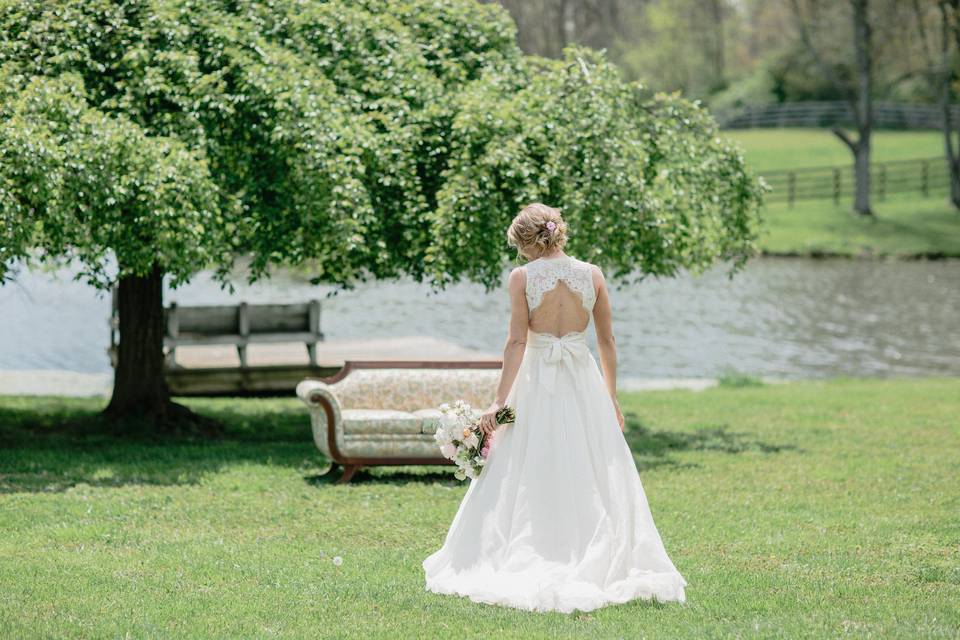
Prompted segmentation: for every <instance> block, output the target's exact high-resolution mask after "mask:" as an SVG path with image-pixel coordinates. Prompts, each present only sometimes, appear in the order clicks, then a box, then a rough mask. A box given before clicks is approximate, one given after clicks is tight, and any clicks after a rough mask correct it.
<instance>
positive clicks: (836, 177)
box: [833, 167, 840, 206]
mask: <svg viewBox="0 0 960 640" xmlns="http://www.w3.org/2000/svg"><path fill="white" fill-rule="evenodd" d="M833 204H834V206H840V169H837V168H836V167H834V169H833Z"/></svg>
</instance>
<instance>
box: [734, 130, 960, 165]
mask: <svg viewBox="0 0 960 640" xmlns="http://www.w3.org/2000/svg"><path fill="white" fill-rule="evenodd" d="M723 135H724V136H726V137H728V138H730V139H731V140H736V141H737V142H739V143H740V145H741V146H742V147H743V151H744V155H745V157H746V159H747V162H748V163H749V164H750V166H751V167H753V168H754V169H756V170H757V171H759V172H761V173H762V172H764V171H776V170H778V169H800V168H804V167H826V166H849V165H851V164H852V163H853V156H852V155H851V154H850V150H849V149H848V148H847V146H846V145H845V144H843V143H842V142H841V141H840V139H839V138H837V137H836V136H835V135H833V134H832V133H831V132H830V130H829V129H733V130H729V131H724V132H723ZM871 146H872V156H873V159H874V161H876V162H889V161H891V160H911V159H914V158H932V157H936V156H943V154H944V151H943V136H942V135H941V134H940V133H939V132H937V131H875V132H874V133H873V136H872V145H871Z"/></svg>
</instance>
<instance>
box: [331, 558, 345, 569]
mask: <svg viewBox="0 0 960 640" xmlns="http://www.w3.org/2000/svg"><path fill="white" fill-rule="evenodd" d="M333 564H335V565H337V566H338V567H339V566H340V565H342V564H343V558H341V557H340V556H333Z"/></svg>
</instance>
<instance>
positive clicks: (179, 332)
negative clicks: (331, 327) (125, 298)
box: [109, 292, 324, 369]
mask: <svg viewBox="0 0 960 640" xmlns="http://www.w3.org/2000/svg"><path fill="white" fill-rule="evenodd" d="M163 321H164V327H165V332H164V338H163V346H164V347H165V348H166V349H167V354H166V357H167V366H168V367H169V368H171V369H175V368H177V367H178V365H177V361H176V353H177V347H185V346H196V345H222V344H227V345H235V346H236V348H237V355H238V356H239V357H240V367H241V369H246V368H248V365H247V346H248V345H250V344H269V343H282V342H303V343H304V344H305V345H306V347H307V353H308V354H309V356H310V366H312V367H316V366H318V365H317V343H318V342H322V341H323V339H324V338H323V332H322V331H320V302H319V301H318V300H311V301H310V302H307V303H300V304H247V303H246V302H241V303H240V304H237V305H228V306H189V307H188V306H180V305H177V304H176V303H171V304H170V306H168V307H165V308H164V310H163ZM119 326H120V323H119V314H118V311H117V299H116V292H114V297H113V313H112V315H111V319H110V349H109V352H110V359H111V362H112V363H113V364H114V366H116V349H117V334H118V331H119Z"/></svg>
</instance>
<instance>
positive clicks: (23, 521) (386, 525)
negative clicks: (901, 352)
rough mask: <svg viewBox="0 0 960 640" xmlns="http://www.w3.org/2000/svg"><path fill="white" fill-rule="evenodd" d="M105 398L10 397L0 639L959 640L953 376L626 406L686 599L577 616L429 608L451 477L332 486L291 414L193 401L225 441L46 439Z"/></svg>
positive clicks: (302, 420)
mask: <svg viewBox="0 0 960 640" xmlns="http://www.w3.org/2000/svg"><path fill="white" fill-rule="evenodd" d="M101 402H102V401H100V400H68V399H57V398H48V399H44V398H0V637H4V638H33V637H84V638H90V637H128V636H129V637H137V638H142V637H162V638H173V637H221V638H237V637H244V638H248V637H311V638H316V637H344V638H347V637H350V638H353V637H390V638H408V637H457V638H459V637H496V638H502V637H518V638H536V637H543V638H555V637H587V638H607V637H624V638H641V637H657V638H705V637H742V636H751V637H752V636H760V637H788V638H797V637H810V638H824V637H837V636H853V637H902V638H917V637H950V638H955V637H957V636H958V634H960V613H958V610H957V603H958V602H960V558H958V554H960V486H958V483H957V478H958V476H960V428H958V424H957V416H960V380H956V379H953V380H890V381H855V380H835V381H830V382H805V383H791V384H786V385H772V386H759V387H757V386H744V387H739V388H734V387H720V388H716V389H711V390H708V391H704V392H701V393H695V392H690V391H668V392H648V393H644V394H625V395H624V398H623V404H624V409H625V410H626V412H627V413H628V420H629V429H628V433H627V438H628V441H629V442H630V445H631V447H632V448H633V450H634V452H635V454H636V459H637V462H638V465H639V467H640V470H641V477H642V478H643V481H644V485H645V488H646V490H647V495H648V497H649V499H650V502H651V508H652V509H653V513H654V517H655V518H656V521H657V524H658V527H659V529H660V532H661V534H662V536H663V538H664V542H665V544H666V546H667V549H668V551H669V552H670V554H671V556H672V557H673V559H674V562H675V563H676V564H677V566H678V568H679V569H680V571H681V572H682V573H683V574H684V576H685V577H686V578H687V581H688V582H689V586H688V591H687V597H688V602H687V604H686V605H685V606H680V605H676V604H674V605H657V604H654V603H648V602H641V601H635V602H632V603H628V604H625V605H617V606H610V607H606V608H603V609H599V610H596V611H594V612H591V613H589V614H583V613H580V614H573V615H562V614H553V613H550V614H536V613H526V612H522V611H518V610H512V609H507V608H501V607H495V606H490V605H482V604H476V603H473V602H471V601H469V600H467V599H463V598H457V597H451V596H441V595H437V594H433V593H429V592H426V591H425V590H424V588H423V570H422V568H421V566H420V562H421V560H422V559H423V558H424V557H425V556H426V555H427V554H429V553H430V552H432V551H433V550H435V549H436V548H438V547H439V546H440V544H441V542H442V541H443V537H444V535H445V533H446V530H447V527H448V526H449V524H450V521H451V519H452V517H453V515H454V513H455V511H456V508H457V505H458V504H459V502H460V500H461V498H462V496H463V494H464V492H465V490H466V486H467V485H465V484H461V483H459V482H456V481H455V480H453V479H452V478H451V477H450V475H449V474H448V473H447V472H446V471H445V470H443V469H442V468H440V467H427V468H422V467H421V468H384V469H375V470H373V471H371V472H365V471H361V472H359V473H358V474H357V477H356V478H357V480H356V482H355V484H352V485H348V486H337V485H333V484H331V483H330V481H329V480H328V479H327V478H324V477H323V475H322V473H323V471H324V470H325V462H324V461H323V460H322V458H321V457H320V456H319V454H318V453H317V451H316V450H315V449H314V447H313V445H312V443H311V441H310V436H309V433H308V427H307V419H306V416H305V412H304V410H303V409H302V408H301V407H300V406H299V405H298V403H297V401H295V400H287V399H283V400H252V399H249V400H232V399H225V400H203V401H200V400H197V401H191V402H190V405H191V406H193V407H194V408H195V409H197V410H199V411H202V412H204V413H207V414H210V415H215V416H217V417H219V418H221V419H222V420H224V421H225V422H226V423H227V424H228V425H229V436H228V437H227V438H225V439H224V440H222V441H218V442H215V443H203V442H190V441H180V442H170V443H165V444H154V443H150V442H147V441H137V440H127V441H123V442H119V441H116V440H112V439H109V438H106V437H104V436H102V435H98V430H97V425H96V423H95V421H93V420H87V421H86V429H85V432H86V435H85V436H82V437H81V436H77V435H73V434H71V433H69V432H67V433H64V430H62V429H61V428H60V427H59V425H61V424H62V423H63V422H64V421H66V420H76V419H77V418H78V417H80V418H81V419H82V418H83V417H84V416H88V415H90V414H91V413H92V412H94V411H95V410H96V409H98V408H99V406H100V404H101ZM335 556H338V557H340V558H342V563H341V564H335V563H334V562H333V561H332V559H333V558H334V557H335Z"/></svg>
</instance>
